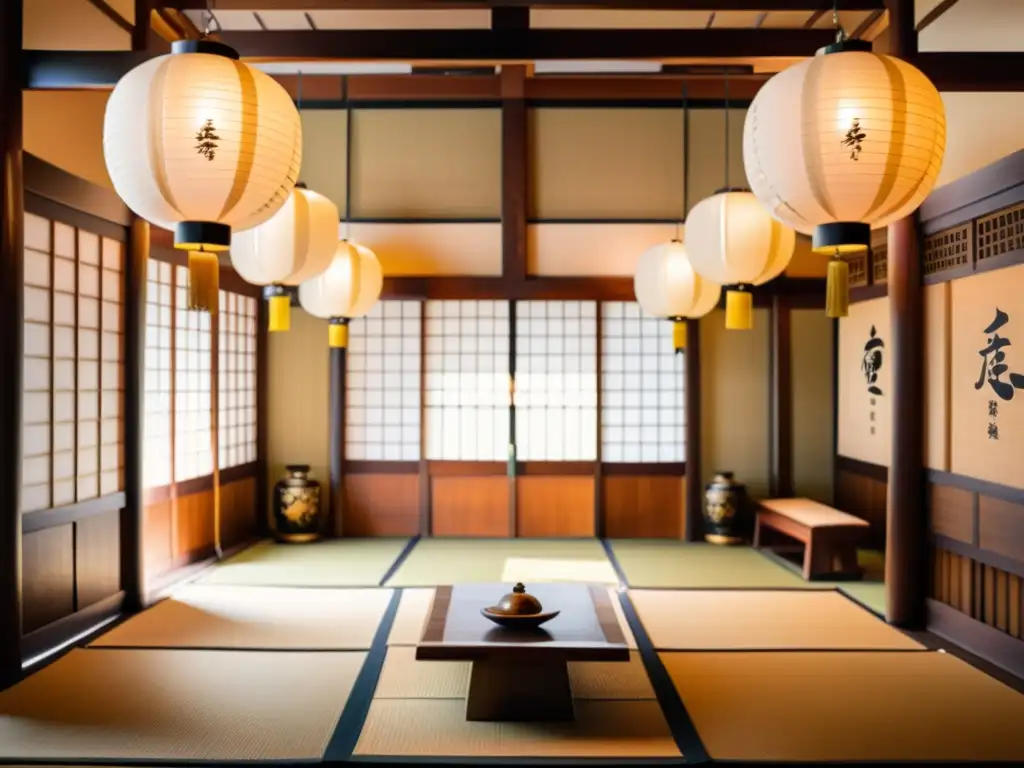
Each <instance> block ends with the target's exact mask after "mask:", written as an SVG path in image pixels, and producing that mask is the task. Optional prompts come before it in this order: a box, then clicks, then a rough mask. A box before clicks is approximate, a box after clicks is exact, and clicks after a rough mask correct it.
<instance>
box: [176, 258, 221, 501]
mask: <svg viewBox="0 0 1024 768" xmlns="http://www.w3.org/2000/svg"><path fill="white" fill-rule="evenodd" d="M187 291H188V270H187V269H186V268H185V267H175V294H176V295H175V308H174V315H175V320H174V479H175V480H176V481H181V480H189V479H191V478H193V477H201V476H203V475H208V474H210V473H211V472H213V449H212V445H211V437H212V428H211V418H210V417H211V406H210V402H211V398H210V383H211V382H210V365H211V359H210V358H211V354H210V315H209V314H208V313H206V312H190V311H189V310H188V309H187V307H188V297H187Z"/></svg>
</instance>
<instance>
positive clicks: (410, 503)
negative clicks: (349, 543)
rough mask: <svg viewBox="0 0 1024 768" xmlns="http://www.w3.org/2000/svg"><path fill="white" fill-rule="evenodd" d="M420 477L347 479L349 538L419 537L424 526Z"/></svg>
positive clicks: (364, 475)
mask: <svg viewBox="0 0 1024 768" xmlns="http://www.w3.org/2000/svg"><path fill="white" fill-rule="evenodd" d="M419 503H420V476H419V473H418V472H417V473H416V474H380V475H372V474H359V475H346V476H345V521H344V530H345V535H346V536H415V535H416V534H418V533H419V532H420V531H419V526H420V510H419Z"/></svg>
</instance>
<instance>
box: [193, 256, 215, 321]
mask: <svg viewBox="0 0 1024 768" xmlns="http://www.w3.org/2000/svg"><path fill="white" fill-rule="evenodd" d="M219 303H220V261H219V260H218V259H217V254H216V253H210V252H209V251H189V252H188V308H189V309H191V310H197V311H199V312H209V313H210V314H211V315H215V314H217V308H218V305H219Z"/></svg>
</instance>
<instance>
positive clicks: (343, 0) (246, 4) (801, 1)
mask: <svg viewBox="0 0 1024 768" xmlns="http://www.w3.org/2000/svg"><path fill="white" fill-rule="evenodd" d="M207 2H208V0H163V1H162V2H160V5H162V6H163V7H165V8H180V9H182V10H204V9H206V7H207ZM884 7H885V2H884V0H842V9H843V10H844V11H876V10H880V9H883V8H884ZM470 8H537V9H559V10H563V9H564V10H570V9H580V10H624V11H651V10H656V11H768V12H770V11H818V10H823V9H826V8H827V9H831V8H832V0H217V4H216V9H217V10H218V11H231V10H236V11H271V10H282V11H283V10H288V11H338V10H345V11H349V10H352V11H355V10H360V11H361V10H421V11H422V10H437V9H445V10H450V9H470Z"/></svg>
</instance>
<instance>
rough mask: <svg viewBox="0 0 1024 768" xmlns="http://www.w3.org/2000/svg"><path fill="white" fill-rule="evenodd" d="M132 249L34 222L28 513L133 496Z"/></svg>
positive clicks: (27, 373)
mask: <svg viewBox="0 0 1024 768" xmlns="http://www.w3.org/2000/svg"><path fill="white" fill-rule="evenodd" d="M123 248H124V246H123V244H122V243H120V242H117V241H115V240H111V239H109V238H106V237H101V236H99V235H97V234H95V233H93V232H89V231H87V230H84V229H77V228H75V227H73V226H70V225H67V224H63V223H61V222H51V221H49V220H47V219H44V218H42V217H40V216H36V215H33V214H26V216H25V330H24V334H25V338H24V344H25V346H24V354H25V369H24V382H23V386H24V403H23V422H24V440H23V453H24V463H23V469H22V509H23V511H33V510H40V509H49V508H53V507H60V506H64V505H67V504H72V503H74V502H78V501H85V500H88V499H93V498H96V497H97V496H103V495H107V494H111V493H115V492H117V491H120V490H123V487H124V485H123V471H122V467H123V455H122V454H123V445H122V441H123V424H122V419H123V415H122V399H123V392H122V376H121V366H122V363H123V355H124V344H123V337H122V327H121V313H122V308H121V301H122V297H121V269H122V262H123Z"/></svg>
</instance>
